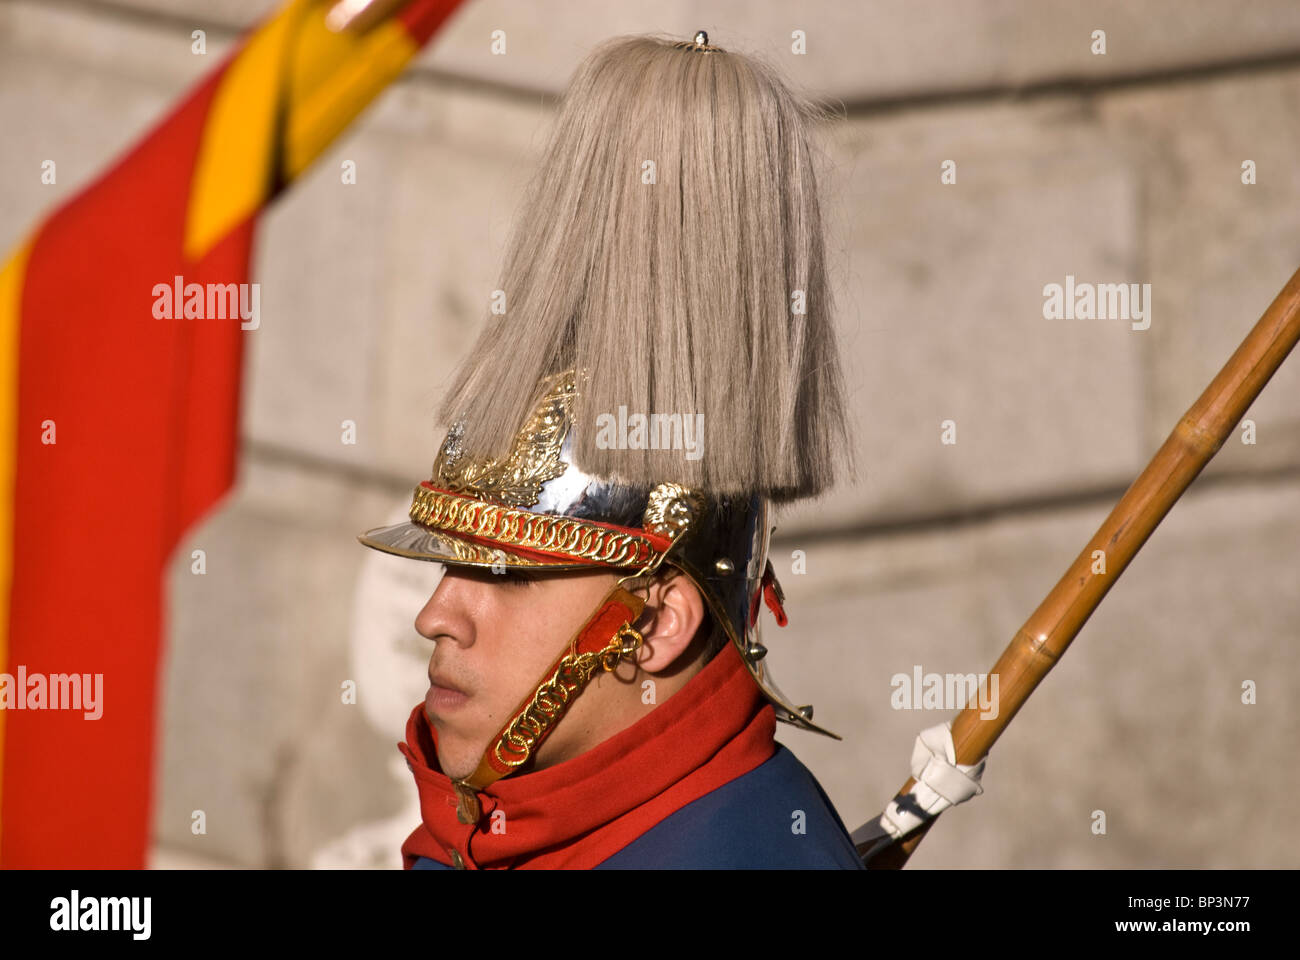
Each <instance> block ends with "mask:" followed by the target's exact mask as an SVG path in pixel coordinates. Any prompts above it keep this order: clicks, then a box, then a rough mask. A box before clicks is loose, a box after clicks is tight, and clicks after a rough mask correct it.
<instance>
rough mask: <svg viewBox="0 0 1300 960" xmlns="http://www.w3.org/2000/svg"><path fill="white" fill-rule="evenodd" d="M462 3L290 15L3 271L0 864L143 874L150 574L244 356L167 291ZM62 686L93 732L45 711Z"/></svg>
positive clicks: (231, 400)
mask: <svg viewBox="0 0 1300 960" xmlns="http://www.w3.org/2000/svg"><path fill="white" fill-rule="evenodd" d="M458 2H459V0H411V2H410V3H408V4H406V5H405V7H404V8H403V9H402V10H400V11H399V12H398V13H397V14H396V15H395V16H394V17H393V18H391V19H390V20H387V21H385V22H383V23H381V24H380V25H378V26H376V27H374V28H373V29H370V30H368V31H366V32H358V33H352V32H344V33H334V32H332V31H330V30H328V29H326V27H325V23H324V16H325V9H326V7H327V6H328V5H324V6H323V5H322V4H321V3H319V2H313V0H294V2H290V3H288V4H286V5H285V7H284V8H283V9H282V10H280V12H279V13H277V14H276V15H275V16H273V17H272V18H271V19H269V20H268V21H266V22H265V23H263V24H262V25H261V26H259V27H257V28H255V29H254V30H252V31H250V32H249V33H248V34H247V35H246V36H245V37H244V39H243V41H242V43H241V44H240V45H239V48H238V49H237V50H236V51H235V52H234V53H233V54H232V55H231V56H230V57H229V58H227V59H226V61H225V62H224V63H223V64H222V65H221V66H220V67H218V68H217V69H216V70H215V71H214V72H213V73H212V74H211V75H210V76H208V77H207V78H206V79H205V80H203V82H202V83H200V84H199V85H198V88H197V89H195V90H194V91H193V92H192V93H191V94H190V95H189V96H188V97H186V98H185V100H184V101H183V102H182V103H181V104H180V105H179V106H178V107H176V108H175V110H174V111H173V112H172V113H171V114H170V115H169V116H168V117H166V118H165V119H164V120H163V121H162V122H161V123H160V124H159V125H158V126H157V127H156V128H155V129H154V130H153V132H152V133H150V134H149V135H147V136H146V137H145V138H144V139H143V141H141V142H140V143H139V144H137V145H136V146H135V147H134V148H133V149H132V150H130V151H129V152H128V154H127V155H126V156H125V157H124V158H122V159H121V160H120V161H119V162H117V163H116V165H114V166H113V167H112V169H110V170H109V171H108V172H107V173H106V174H105V175H104V176H103V177H101V178H100V179H99V180H98V181H97V182H95V183H94V184H92V185H91V186H90V187H89V188H87V189H86V190H84V191H83V192H82V193H81V194H80V195H79V196H77V197H75V198H74V199H72V200H71V201H70V202H68V203H67V204H66V205H65V206H63V207H62V208H61V209H59V210H57V211H56V212H55V213H54V214H53V215H51V216H50V217H49V218H48V219H46V220H45V221H44V222H43V223H42V224H40V226H39V227H37V229H36V230H35V232H34V233H33V234H32V235H31V236H30V238H29V239H28V240H27V241H26V243H24V244H23V245H22V247H21V249H19V251H18V252H17V253H16V255H15V256H14V257H13V258H12V259H11V260H10V261H9V262H8V264H7V265H6V266H5V267H4V269H3V270H2V271H0V707H2V708H3V709H0V867H142V866H144V863H145V857H146V851H147V848H148V840H149V833H150V819H149V818H150V798H151V792H152V789H153V756H154V727H155V722H154V718H155V712H156V710H157V696H156V695H157V690H158V676H159V670H160V656H161V654H162V649H163V644H162V639H161V638H162V630H163V618H164V608H163V572H164V570H165V568H166V566H167V563H168V560H169V557H170V555H171V553H172V551H173V549H174V548H175V547H176V545H177V543H178V542H179V540H180V538H181V537H182V536H183V534H184V533H185V531H186V530H187V529H188V528H190V527H191V526H192V525H193V524H194V523H195V522H196V521H198V520H199V519H200V518H201V517H202V516H203V515H204V514H205V513H206V512H207V511H208V510H210V509H211V508H212V507H213V505H214V504H215V503H216V502H217V501H218V500H219V499H221V497H222V496H224V495H225V493H226V492H227V491H228V490H229V489H230V488H231V486H232V484H233V482H234V479H235V468H236V456H237V440H238V425H239V396H240V377H241V372H242V357H243V348H244V347H243V331H242V329H241V326H242V325H243V324H242V321H241V318H240V316H239V315H238V313H237V312H236V314H235V315H234V316H233V317H231V316H230V313H229V312H226V313H224V314H218V316H221V315H224V316H227V317H229V318H228V319H214V318H213V317H212V316H211V315H209V316H207V317H206V318H204V319H197V318H194V317H190V318H188V319H187V318H186V311H185V309H184V308H185V299H183V300H182V301H181V302H171V304H170V311H171V312H170V313H168V310H166V309H164V310H161V311H160V310H159V309H158V307H159V304H160V303H162V302H163V301H164V299H165V298H164V295H163V294H162V286H167V287H171V288H172V293H173V294H174V291H175V290H176V289H177V283H178V281H177V280H176V278H177V277H180V278H183V281H181V282H180V290H181V292H182V295H183V297H184V298H186V299H188V297H189V294H190V292H192V290H193V289H195V288H190V287H189V286H188V285H190V284H199V285H202V289H204V290H210V289H211V287H209V286H208V285H210V284H223V285H224V284H234V285H236V286H238V285H240V284H245V283H246V282H247V281H248V269H249V251H250V244H251V241H252V238H253V231H254V228H255V226H256V223H257V218H258V215H259V214H260V213H261V210H262V208H263V207H264V206H265V205H266V204H267V203H268V202H269V201H270V200H272V199H273V198H274V197H275V196H276V194H277V193H278V192H279V191H280V190H281V189H282V188H283V187H284V186H285V185H287V184H288V183H289V182H291V181H292V180H293V179H294V177H296V176H297V175H298V174H300V173H301V172H302V171H303V169H304V168H305V167H306V166H307V165H308V164H309V163H310V162H311V161H312V160H313V159H314V158H315V157H317V156H318V155H319V154H320V153H321V151H322V150H323V149H324V148H325V147H326V146H327V145H328V144H329V143H330V141H331V140H332V139H333V138H334V137H335V136H336V135H337V134H338V133H339V132H340V131H341V130H342V129H343V128H344V127H345V126H346V125H347V124H348V122H349V121H350V120H351V119H352V118H353V117H354V116H356V115H357V113H358V112H360V110H361V109H362V108H363V107H364V106H365V105H366V104H367V103H368V102H369V101H370V100H371V99H372V98H373V97H374V96H375V95H376V94H378V93H379V92H380V91H381V90H382V89H383V88H384V87H385V86H386V85H387V84H388V83H389V82H390V81H391V80H393V78H395V77H396V76H397V75H398V73H400V71H401V70H402V68H403V67H404V66H405V65H406V63H407V62H408V61H409V60H410V59H411V57H412V56H414V54H415V53H416V52H417V51H418V50H419V49H420V48H421V47H422V46H423V45H424V43H425V42H426V41H427V40H428V39H429V37H430V36H432V34H433V33H434V31H435V30H436V29H437V28H438V27H439V26H440V25H441V24H442V23H443V22H444V21H445V20H446V19H447V17H448V16H449V14H450V13H451V12H452V10H454V9H455V7H456V6H457V4H458ZM223 289H224V290H226V291H229V290H230V289H232V288H223ZM168 299H170V300H172V301H175V299H176V298H175V297H174V295H171V294H169V295H168ZM211 302H212V300H211V298H207V303H208V304H210V303H211ZM232 302H236V303H237V302H238V299H237V297H236V298H233V301H232ZM160 312H161V313H162V314H163V316H161V317H160V316H159V313H160ZM74 674H75V675H79V677H78V678H79V680H84V679H85V678H86V677H87V676H89V677H90V678H91V684H93V683H94V680H93V678H94V677H96V676H102V678H103V679H102V684H101V685H100V687H99V690H100V694H101V697H100V699H101V702H100V703H99V705H98V708H97V709H99V710H100V711H101V713H100V715H99V717H98V718H97V719H90V718H89V716H88V714H87V712H86V711H84V710H79V709H50V708H51V707H57V706H59V705H60V703H59V700H60V698H63V701H64V702H65V703H66V701H67V700H68V699H69V698H70V697H73V696H75V695H76V693H77V691H74V690H73V689H72V681H71V679H70V677H71V675H74ZM20 680H21V681H22V682H21V683H20ZM89 694H90V691H89V690H87V691H80V695H81V696H82V698H83V700H87V699H89ZM90 715H92V716H93V713H92V714H90Z"/></svg>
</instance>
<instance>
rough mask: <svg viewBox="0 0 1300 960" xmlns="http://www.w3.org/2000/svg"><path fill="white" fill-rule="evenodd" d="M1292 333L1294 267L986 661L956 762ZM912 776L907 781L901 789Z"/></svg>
mask: <svg viewBox="0 0 1300 960" xmlns="http://www.w3.org/2000/svg"><path fill="white" fill-rule="evenodd" d="M1297 338H1300V270H1297V271H1296V272H1295V273H1294V274H1292V276H1291V279H1290V280H1288V281H1287V284H1286V286H1285V287H1283V288H1282V292H1281V293H1279V294H1278V295H1277V297H1276V298H1275V299H1274V300H1273V302H1272V303H1271V304H1270V305H1269V307H1268V309H1267V310H1266V311H1264V315H1263V316H1262V317H1260V319H1259V322H1258V323H1256V324H1255V326H1254V328H1253V329H1252V330H1251V331H1250V333H1249V334H1247V336H1246V339H1245V340H1243V341H1242V343H1241V346H1239V347H1238V348H1237V350H1236V352H1235V353H1233V355H1232V357H1231V358H1230V359H1229V360H1228V362H1227V363H1226V364H1225V365H1224V367H1223V369H1222V370H1220V371H1219V373H1218V375H1217V376H1216V377H1215V378H1214V380H1212V381H1211V382H1210V385H1209V386H1208V387H1206V388H1205V392H1204V393H1202V394H1201V396H1200V398H1199V399H1198V400H1197V401H1196V402H1195V403H1194V404H1192V406H1191V408H1190V409H1189V410H1188V411H1187V412H1186V413H1185V414H1183V416H1182V418H1181V419H1180V420H1179V421H1178V424H1177V426H1175V427H1174V430H1173V432H1172V433H1170V434H1169V438H1168V439H1167V440H1165V442H1164V444H1163V445H1162V446H1161V447H1160V449H1159V451H1157V453H1156V455H1155V457H1154V458H1152V460H1151V462H1150V463H1149V464H1147V467H1146V469H1145V470H1143V471H1142V473H1141V474H1140V475H1139V476H1138V478H1137V479H1136V480H1135V481H1133V484H1132V486H1130V487H1129V488H1128V490H1127V491H1126V492H1125V494H1124V496H1123V497H1121V498H1120V501H1119V503H1117V504H1116V505H1115V508H1114V509H1113V510H1112V511H1111V512H1110V516H1108V517H1107V518H1106V520H1105V522H1104V523H1102V525H1101V527H1099V528H1098V530H1097V532H1096V533H1095V534H1093V536H1092V539H1091V540H1089V541H1088V544H1087V545H1086V546H1085V547H1084V548H1083V550H1082V552H1080V554H1079V556H1078V557H1076V558H1075V561H1074V563H1072V564H1071V565H1070V568H1069V569H1068V570H1066V572H1065V576H1063V577H1061V579H1060V581H1059V582H1058V583H1057V584H1056V586H1055V587H1053V588H1052V592H1051V593H1049V594H1048V595H1047V597H1046V599H1044V600H1043V602H1042V603H1041V604H1040V605H1039V607H1038V609H1037V610H1035V611H1034V612H1033V614H1032V615H1031V616H1030V617H1029V619H1028V620H1026V621H1025V624H1024V626H1022V627H1021V628H1020V630H1019V631H1018V632H1017V633H1016V635H1015V637H1014V638H1013V639H1012V641H1011V643H1010V644H1009V645H1008V646H1007V648H1006V650H1004V651H1003V653H1002V656H1001V657H999V658H998V661H997V663H996V664H994V666H993V670H992V673H995V674H997V675H998V683H999V700H998V715H997V717H995V718H992V719H985V718H982V717H981V716H980V708H979V705H978V704H977V703H976V704H971V705H969V706H967V707H966V708H965V709H964V710H962V711H961V713H959V714H958V715H957V718H956V720H954V721H953V725H952V739H953V746H954V747H956V751H957V762H958V763H959V764H971V763H977V762H978V761H979V760H980V759H982V758H983V757H984V756H985V755H986V754H987V753H988V751H989V748H990V747H992V746H993V744H994V743H995V742H997V739H998V737H999V736H1001V735H1002V731H1003V730H1005V729H1006V728H1007V726H1008V725H1009V724H1010V723H1011V721H1012V720H1013V719H1014V718H1015V716H1016V714H1017V713H1018V712H1019V711H1020V708H1021V707H1022V706H1023V705H1024V703H1025V701H1026V700H1027V699H1029V695H1030V694H1031V693H1033V692H1034V688H1035V687H1037V686H1038V684H1039V683H1041V682H1042V681H1043V678H1044V677H1046V676H1047V674H1048V671H1050V670H1051V669H1052V667H1053V666H1055V665H1056V663H1057V661H1059V660H1060V658H1061V656H1062V654H1064V653H1065V651H1066V648H1068V647H1069V645H1070V641H1072V640H1073V639H1074V638H1075V636H1076V635H1077V634H1078V632H1079V631H1080V630H1081V629H1082V628H1083V625H1084V624H1085V623H1086V622H1087V620H1088V618H1089V617H1090V616H1092V612H1093V611H1094V610H1096V609H1097V607H1098V605H1099V604H1100V603H1101V601H1102V598H1103V597H1105V596H1106V592H1107V591H1108V590H1110V588H1111V587H1112V586H1114V584H1115V581H1116V580H1118V579H1119V577H1120V574H1122V573H1123V572H1124V569H1125V568H1126V567H1127V566H1128V564H1129V561H1130V560H1132V559H1133V557H1134V556H1136V555H1137V552H1138V550H1140V549H1141V548H1142V545H1143V544H1144V543H1146V541H1147V538H1148V537H1150V536H1151V534H1152V532H1153V531H1154V530H1155V528H1156V526H1157V525H1158V524H1159V523H1160V521H1161V520H1163V519H1164V517H1165V514H1167V513H1168V512H1169V510H1170V509H1171V508H1172V507H1173V505H1174V503H1175V502H1176V501H1177V500H1178V498H1179V497H1180V496H1182V494H1183V491H1185V490H1186V489H1187V488H1188V486H1189V485H1190V484H1191V482H1192V481H1193V480H1195V479H1196V476H1197V475H1198V474H1199V473H1200V472H1201V470H1202V469H1204V467H1205V465H1206V464H1207V463H1209V462H1210V459H1211V458H1212V457H1213V456H1214V455H1215V454H1216V453H1218V451H1219V448H1220V447H1222V446H1223V444H1224V441H1226V440H1227V438H1228V436H1229V434H1231V433H1232V432H1233V430H1234V429H1235V428H1236V426H1237V424H1238V423H1240V421H1241V419H1242V417H1244V416H1245V413H1246V411H1247V409H1249V407H1250V405H1251V403H1253V402H1254V400H1255V398H1256V397H1257V396H1259V394H1260V391H1262V390H1263V389H1264V385H1265V384H1266V383H1268V381H1269V378H1270V377H1272V376H1273V374H1274V373H1275V372H1276V371H1277V368H1278V367H1280V366H1281V365H1282V361H1283V360H1285V359H1286V357H1287V355H1288V354H1289V353H1290V352H1291V348H1292V347H1294V346H1295V344H1296V340H1297ZM1098 550H1100V551H1103V552H1104V556H1105V573H1097V574H1094V573H1093V572H1092V571H1093V568H1094V551H1098ZM915 782H916V781H915V780H914V779H912V778H908V780H907V782H906V783H905V784H903V787H902V789H901V790H900V791H899V796H900V797H901V796H902V795H904V794H906V793H907V792H908V791H909V790H911V788H912V785H913V784H914V783H915ZM933 824H934V819H931V820H928V821H927V822H926V823H924V824H922V825H921V826H920V827H917V828H916V829H915V830H913V831H912V832H911V833H909V834H907V835H906V836H904V837H903V838H901V839H900V840H891V839H890V838H884V839H883V840H877V841H875V842H874V843H870V842H867V843H862V844H859V845H858V853H859V854H860V855H861V856H862V859H863V862H864V863H866V865H867V866H868V867H870V868H872V869H898V868H900V867H902V866H903V865H904V864H905V863H906V862H907V858H908V857H909V856H911V854H912V851H914V850H915V849H916V847H917V846H918V845H919V844H920V842H921V838H922V837H924V836H925V834H926V832H927V831H928V830H929V829H930V827H931V826H932V825H933Z"/></svg>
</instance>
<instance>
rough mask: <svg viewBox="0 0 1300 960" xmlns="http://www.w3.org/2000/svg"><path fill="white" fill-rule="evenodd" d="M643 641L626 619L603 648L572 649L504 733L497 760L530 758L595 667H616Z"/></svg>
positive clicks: (515, 762)
mask: <svg viewBox="0 0 1300 960" xmlns="http://www.w3.org/2000/svg"><path fill="white" fill-rule="evenodd" d="M644 641H645V638H644V637H642V636H641V633H640V631H638V630H637V629H636V628H635V627H633V626H632V625H631V624H629V623H627V622H624V624H623V626H621V627H619V629H618V633H616V634H614V637H613V639H611V640H610V641H609V644H608V645H606V646H605V648H604V649H602V650H596V651H594V652H591V653H583V654H579V655H577V656H575V655H574V653H573V652H572V651H570V652H569V653H568V655H566V656H565V658H564V659H563V660H561V661H560V665H559V666H558V667H556V669H555V673H554V674H552V675H551V678H550V679H549V680H546V681H544V682H543V683H542V685H541V686H539V687H538V688H537V692H536V693H535V694H534V695H533V701H532V703H530V704H529V705H528V706H526V707H525V708H524V709H523V710H522V711H521V712H520V713H519V715H518V716H517V717H515V719H514V720H512V721H511V723H510V726H509V727H507V728H506V732H505V733H503V734H502V735H501V739H500V740H498V741H497V745H496V748H495V752H496V757H497V759H498V760H500V761H501V762H502V763H503V764H505V765H506V766H507V767H510V768H511V769H513V768H515V767H517V766H519V765H520V764H521V763H523V762H524V761H525V760H527V759H528V757H529V756H530V755H531V754H532V750H533V747H534V746H535V745H536V744H537V742H538V741H539V740H541V739H542V737H544V736H545V735H546V732H547V731H548V730H549V729H550V728H551V727H553V726H554V725H555V723H556V722H557V721H558V720H559V718H560V716H561V715H562V714H563V713H564V711H565V710H567V709H568V707H569V703H570V702H571V701H572V700H573V698H574V697H576V696H577V695H578V694H579V693H581V692H582V690H583V688H585V687H586V686H587V684H588V683H590V682H591V677H592V675H593V674H594V673H595V672H596V668H597V667H600V668H601V669H603V670H605V671H607V672H608V671H612V670H614V669H615V668H616V667H617V666H618V665H619V663H620V662H621V661H622V660H624V659H627V658H630V657H632V656H634V655H635V654H636V652H637V651H638V650H640V649H641V644H642V643H643V642H644Z"/></svg>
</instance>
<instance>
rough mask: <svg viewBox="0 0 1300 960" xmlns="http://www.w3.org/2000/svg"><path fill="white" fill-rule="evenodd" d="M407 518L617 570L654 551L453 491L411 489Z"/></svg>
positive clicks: (585, 526)
mask: <svg viewBox="0 0 1300 960" xmlns="http://www.w3.org/2000/svg"><path fill="white" fill-rule="evenodd" d="M410 516H411V520H412V521H413V522H415V523H418V524H420V525H421V526H425V527H430V528H432V529H434V530H438V531H446V532H449V533H459V534H468V535H469V536H474V537H481V538H482V539H484V540H491V541H493V542H496V543H500V544H503V545H505V546H508V547H510V546H513V547H523V548H525V549H530V550H544V551H546V552H548V553H559V554H563V555H565V556H568V557H573V558H576V559H580V560H587V561H591V562H593V563H605V564H609V565H611V566H616V567H636V566H642V565H644V564H645V563H647V562H648V561H649V560H651V559H652V558H654V556H655V555H656V553H657V551H656V550H655V548H654V545H653V544H652V543H651V542H650V541H649V540H648V539H646V538H645V537H640V536H637V535H635V534H630V533H618V532H617V531H614V530H606V529H605V528H604V527H599V526H596V525H595V524H592V523H588V522H586V521H584V520H579V519H576V518H574V517H559V516H554V515H552V514H544V513H529V512H528V511H527V510H516V509H514V508H513V507H505V506H501V505H499V504H494V503H487V502H485V501H483V500H475V499H471V498H469V497H463V496H458V495H456V494H452V493H443V492H440V491H437V490H430V489H429V488H428V487H425V486H418V487H416V488H415V497H414V499H413V500H412V501H411V511H410Z"/></svg>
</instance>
